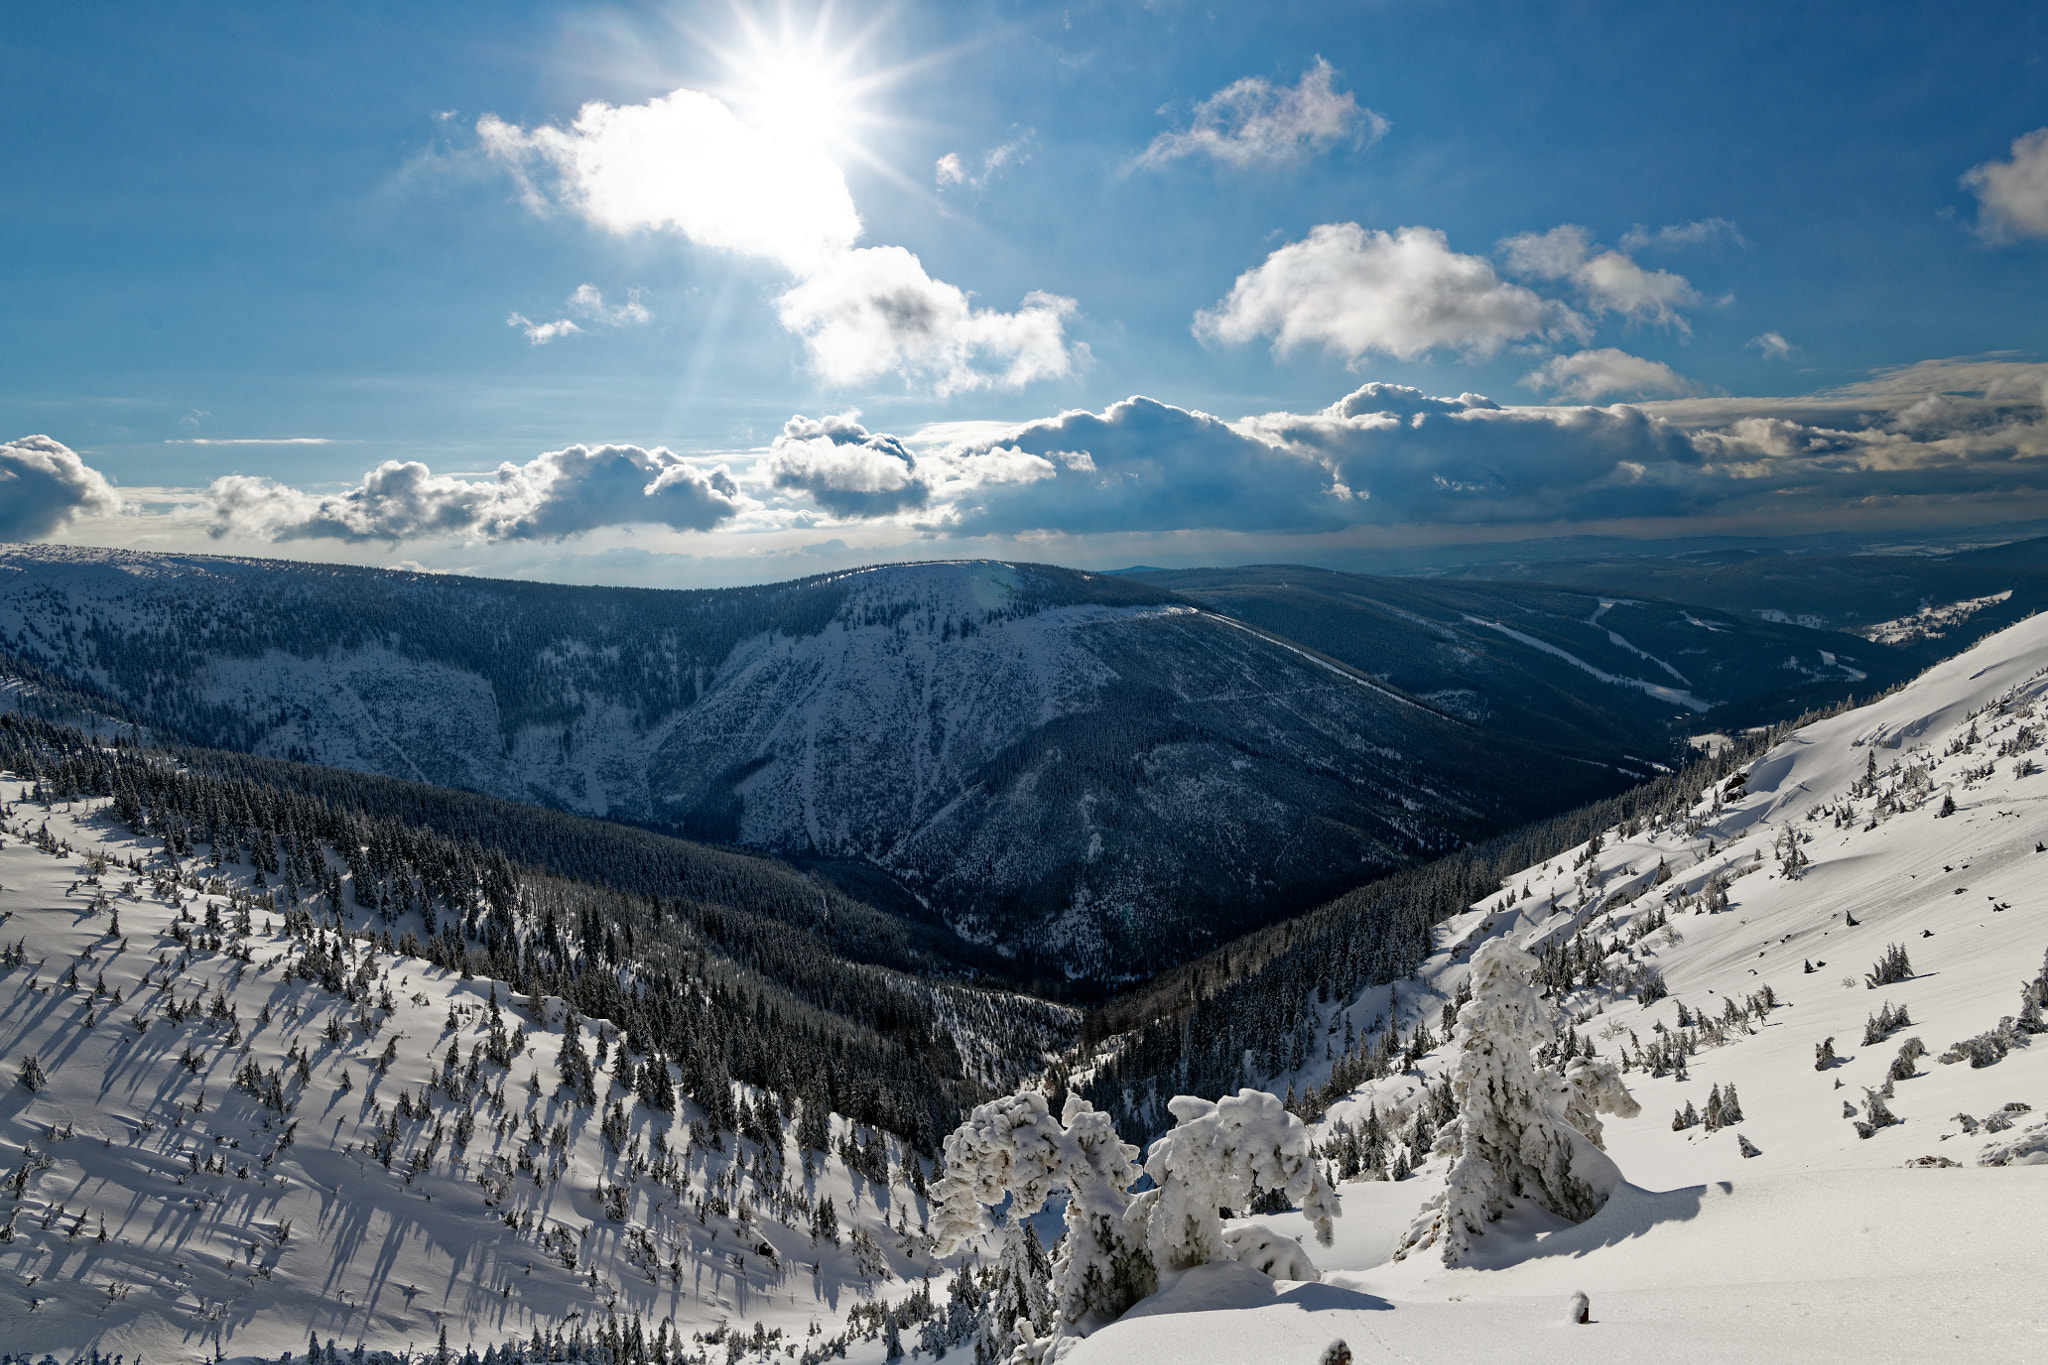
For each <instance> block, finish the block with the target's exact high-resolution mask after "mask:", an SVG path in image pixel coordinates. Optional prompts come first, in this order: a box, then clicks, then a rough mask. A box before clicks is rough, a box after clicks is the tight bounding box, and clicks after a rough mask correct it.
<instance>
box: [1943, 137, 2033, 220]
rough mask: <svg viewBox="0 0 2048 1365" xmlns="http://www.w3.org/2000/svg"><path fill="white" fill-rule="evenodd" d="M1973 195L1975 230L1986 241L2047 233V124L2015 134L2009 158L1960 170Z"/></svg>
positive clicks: (1964, 182)
mask: <svg viewBox="0 0 2048 1365" xmlns="http://www.w3.org/2000/svg"><path fill="white" fill-rule="evenodd" d="M1962 183H1963V186H1964V187H1965V188H1966V189H1968V190H1969V191H1970V192H1971V193H1972V194H1974V195H1976V196H1977V204H1978V209H1977V231H1978V233H1979V234H1980V235H1982V236H1983V237H1985V238H1986V239H1987V240H1989V241H1994V242H2009V241H2012V240H2014V239H2016V238H2020V237H2048V128H2036V129H2035V130H2034V131H2033V132H2031V133H2027V134H2024V135H2022V136H2020V137H2016V138H2014V139H2013V142H2012V159H2011V160H2010V161H1987V162H1985V163H1984V164H1983V165H1981V166H1972V167H1971V168H1970V169H1969V170H1967V171H1965V172H1963V180H1962Z"/></svg>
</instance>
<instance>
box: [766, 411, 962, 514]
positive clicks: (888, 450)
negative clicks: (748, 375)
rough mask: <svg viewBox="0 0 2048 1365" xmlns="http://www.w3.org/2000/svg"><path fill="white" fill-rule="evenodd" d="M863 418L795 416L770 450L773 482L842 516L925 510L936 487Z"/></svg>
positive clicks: (898, 443) (898, 446) (911, 459)
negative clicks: (932, 488)
mask: <svg viewBox="0 0 2048 1365" xmlns="http://www.w3.org/2000/svg"><path fill="white" fill-rule="evenodd" d="M859 417H860V413H859V412H857V411H855V412H846V413H841V414H839V415H837V416H828V417H823V418H817V419H813V418H809V417H792V418H790V419H789V420H788V421H787V422H785V423H783V426H782V433H781V434H780V435H779V436H777V437H776V438H775V442H774V444H773V445H771V446H770V447H769V448H768V477H769V482H771V483H772V484H773V485H774V486H775V487H777V488H786V489H795V490H799V491H801V492H804V493H808V494H810V496H811V499H812V500H813V501H814V502H816V503H817V504H818V505H819V506H820V507H823V508H824V509H825V510H826V511H828V512H831V513H832V514H833V515H835V516H840V517H873V516H885V515H887V514H889V513H891V512H900V511H902V510H903V509H905V508H908V507H921V506H923V505H924V504H925V502H926V501H927V500H928V499H929V498H930V497H931V488H930V485H928V484H927V483H926V482H925V481H924V480H923V479H921V478H920V477H919V476H918V469H917V460H916V459H915V458H914V457H913V456H912V455H911V453H910V452H909V451H908V450H907V449H905V448H904V445H903V443H902V442H901V441H899V440H897V439H896V438H895V437H894V436H883V435H871V434H869V432H868V430H867V428H866V427H863V426H861V425H860V422H859V420H858V419H859Z"/></svg>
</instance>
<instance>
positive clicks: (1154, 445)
mask: <svg viewBox="0 0 2048 1365" xmlns="http://www.w3.org/2000/svg"><path fill="white" fill-rule="evenodd" d="M935 463H938V464H939V465H940V466H941V467H942V468H943V470H944V473H945V476H946V481H945V482H943V483H941V484H940V485H939V487H938V488H937V489H936V490H935V491H936V493H937V495H938V497H939V498H941V499H943V500H944V505H943V507H942V508H941V509H939V515H937V516H936V517H935V518H934V519H933V525H934V526H935V527H937V528H938V529H941V530H943V531H945V532H947V533H950V534H957V535H988V534H1017V533H1022V532H1031V531H1060V532H1068V533H1082V534H1086V533H1093V532H1112V531H1165V530H1191V529H1192V530H1203V529H1227V530H1282V529H1284V530H1295V529H1307V528H1325V529H1327V528H1331V527H1335V526H1339V525H1342V524H1343V523H1344V522H1345V521H1346V520H1347V519H1348V518H1347V517H1346V515H1345V513H1344V512H1343V510H1342V508H1341V505H1340V504H1341V503H1342V502H1343V501H1345V500H1346V499H1347V498H1348V497H1349V494H1348V492H1346V491H1344V490H1341V489H1339V488H1337V487H1336V484H1335V480H1334V479H1333V478H1332V476H1331V474H1330V471H1329V470H1328V469H1326V468H1324V467H1323V466H1322V465H1320V464H1318V463H1317V462H1316V461H1315V460H1313V459H1308V458H1304V457H1302V456H1301V455H1299V454H1296V453H1294V452H1290V451H1287V450H1283V449H1279V448H1276V447H1275V446H1274V445H1272V444H1271V443H1269V442H1266V441H1262V440H1259V439H1256V438H1251V437H1247V436H1245V435H1243V434H1241V433H1239V432H1237V431H1235V430H1233V429H1232V428H1231V426H1230V424H1229V423H1227V422H1224V421H1222V420H1221V419H1220V418H1216V417H1211V416H1209V415H1208V414H1206V413H1200V412H1191V411H1189V410H1187V409H1185V408H1177V407H1173V406H1171V405H1169V404H1166V403H1159V402H1155V401H1154V400H1152V399H1150V398H1129V399H1126V400H1124V401H1123V402H1121V403H1114V404H1111V405H1110V407H1109V408H1108V409H1106V410H1105V411H1103V412H1100V413H1093V412H1065V413H1061V414H1060V415H1059V416H1057V417H1052V418H1048V419H1046V420H1044V421H1039V422H1030V423H1026V424H1025V425H1024V426H1022V427H1019V428H1018V429H1016V430H1015V431H1013V432H1010V433H1008V434H1007V435H1006V436H1005V437H1003V438H1000V439H995V440H986V441H981V442H976V443H973V444H970V445H967V446H963V447H960V448H956V449H954V450H951V451H948V452H946V453H945V454H944V456H942V457H941V458H940V459H939V460H938V461H935Z"/></svg>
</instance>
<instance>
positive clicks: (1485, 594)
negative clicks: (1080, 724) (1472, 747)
mask: <svg viewBox="0 0 2048 1365" xmlns="http://www.w3.org/2000/svg"><path fill="white" fill-rule="evenodd" d="M1532 572H1534V570H1533V569H1532ZM1123 576H1124V577H1127V578H1134V579H1138V580H1141V581H1143V582H1147V583H1151V584H1154V585H1155V586H1158V587H1162V588H1171V589H1172V590H1174V591H1176V592H1178V593H1180V594H1182V595H1183V596H1185V597H1189V598H1192V599H1194V600H1195V601H1198V602H1201V603H1202V604H1203V605H1205V606H1209V607H1212V608H1214V609H1215V610H1217V611H1219V612H1224V613H1227V614H1228V615H1230V616H1233V617H1236V618H1238V619H1240V620H1243V621H1247V622H1250V623H1251V624H1254V625H1257V626H1259V627H1261V628H1264V629H1267V630H1271V631H1274V632H1276V633H1278V634H1281V635H1285V636H1287V637H1289V638H1290V639H1293V640H1296V641H1299V642H1300V643H1302V644H1305V645H1308V646H1310V647H1311V648H1314V649H1316V650H1319V651H1320V652H1322V653H1324V654H1327V655H1329V656H1330V657H1332V658H1335V659H1341V660H1343V661H1344V662H1345V663H1348V664H1351V665H1352V666H1354V667H1356V668H1359V669H1363V670H1365V671H1366V672H1369V673H1371V674H1373V675H1374V676H1375V677H1379V678H1382V679H1384V680H1386V681H1387V682H1389V683H1391V684H1393V685H1394V686H1396V687H1400V688H1402V689H1403V690H1405V691H1407V692H1410V693H1412V694H1414V695H1416V696H1420V697H1424V698H1427V699H1428V700H1429V701H1431V702H1432V703H1433V704H1435V705H1439V706H1442V707H1445V708H1446V709H1449V710H1452V711H1456V712H1458V713H1459V714H1462V715H1467V716H1470V717H1471V718H1472V719H1474V720H1476V721H1479V722H1480V723H1482V724H1486V725H1489V726H1494V727H1497V728H1499V729H1501V730H1504V731H1507V732H1509V733H1511V734H1517V735H1527V736H1529V737H1532V738H1535V739H1539V740H1542V741H1545V742H1548V743H1553V744H1565V745H1574V746H1578V747H1581V748H1584V749H1591V750H1596V751H1606V752H1608V753H1612V754H1615V755H1617V756H1620V760H1621V761H1623V762H1627V761H1630V759H1631V758H1633V759H1634V760H1635V761H1636V762H1638V763H1640V762H1641V760H1642V758H1643V757H1644V756H1648V757H1650V758H1662V757H1664V756H1665V754H1666V751H1667V748H1668V745H1669V743H1670V736H1671V733H1672V729H1673V721H1674V720H1675V719H1677V720H1681V721H1683V722H1684V723H1685V724H1687V725H1689V726H1693V727H1697V728H1714V727H1717V726H1727V727H1736V728H1741V727H1747V726H1750V725H1754V724H1762V723H1769V722H1773V721H1778V720H1783V719H1786V718H1788V717H1790V716H1793V715H1797V714H1799V712H1801V711H1802V710H1809V709H1811V708H1813V707H1815V706H1818V705H1822V704H1826V703H1829V702H1834V701H1838V700H1841V699H1842V698H1844V697H1847V696H1850V695H1860V696H1869V695H1870V694H1871V693H1873V692H1878V691H1882V690H1883V689H1884V688H1886V687H1889V686H1890V685H1891V684H1893V683H1895V682H1898V681H1900V680H1901V679H1904V678H1908V677H1911V676H1912V675H1913V674H1914V673H1915V672H1917V671H1918V670H1919V669H1920V668H1921V667H1922V666H1923V665H1924V662H1925V660H1924V659H1923V658H1922V657H1920V656H1919V655H1916V654H1913V653H1910V652H1908V651H1904V650H1900V649H1896V648H1893V647H1892V646H1891V645H1888V644H1883V643H1878V642H1873V641H1869V640H1862V639H1856V638H1850V637H1845V636H1843V635H1841V634H1839V633H1837V632H1835V631H1831V630H1819V629H1810V628H1808V627H1805V626H1801V625H1798V624H1792V623H1788V622H1783V621H1770V620H1764V619H1762V618H1760V617H1758V616H1756V615H1755V614H1751V613H1731V612H1728V611H1723V610H1720V609H1719V603H1718V602H1714V601H1712V600H1711V599H1710V600H1709V602H1708V605H1707V606H1704V607H1702V606H1688V605H1684V604H1686V603H1690V602H1694V601H1696V600H1697V599H1694V598H1690V597H1686V596H1685V595H1684V594H1683V593H1680V592H1677V591H1673V590H1671V588H1670V587H1669V586H1667V585H1666V584H1664V583H1663V581H1662V580H1661V579H1658V578H1657V577H1655V576H1654V575H1644V576H1643V577H1642V578H1640V579H1638V578H1637V577H1634V576H1631V575H1629V574H1616V575H1614V576H1613V577H1612V578H1611V579H1610V580H1603V582H1604V583H1605V584H1606V586H1605V587H1604V589H1603V590H1599V591H1587V590H1584V589H1575V588H1558V587H1548V586H1541V585H1537V584H1529V583H1521V582H1484V581H1480V582H1466V581H1462V580H1436V579H1425V578H1372V577H1365V576H1363V575H1359V574H1348V573H1338V572H1335V571H1332V570H1327V569H1311V568H1305V567H1302V566H1300V565H1261V566H1253V567H1250V568H1240V569H1179V570H1163V569H1162V570H1152V569H1147V570H1133V571H1131V572H1129V573H1127V574H1125V575H1123ZM1653 592H1654V593H1655V596H1652V595H1651V594H1652V593H1653ZM1668 599H1676V600H1668Z"/></svg>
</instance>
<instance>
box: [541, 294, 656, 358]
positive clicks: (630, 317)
mask: <svg viewBox="0 0 2048 1365" xmlns="http://www.w3.org/2000/svg"><path fill="white" fill-rule="evenodd" d="M568 307H569V309H570V311H571V312H574V313H576V314H578V315H579V316H581V317H582V318H583V320H584V321H585V322H588V323H591V324H592V325H594V326H598V327H640V326H644V325H645V324H646V323H648V322H649V321H650V320H652V318H653V314H651V313H649V312H648V311H647V309H646V307H645V306H644V305H643V304H642V303H641V302H640V291H639V290H638V289H629V290H627V291H626V301H625V302H624V303H622V304H620V305H619V306H618V307H616V308H613V307H611V306H609V305H607V304H606V303H605V301H604V295H603V294H602V293H600V292H599V291H598V288H597V286H596V285H594V284H579V285H577V286H576V292H575V293H573V294H571V295H570V296H569V303H568ZM505 325H506V326H508V327H522V328H524V329H525V330H526V339H527V340H528V341H530V342H532V343H533V344H534V345H536V346H545V345H547V344H548V343H549V342H550V341H553V340H555V339H556V338H558V337H566V336H582V335H583V334H584V332H583V329H582V328H581V327H579V326H577V325H576V324H575V323H574V322H573V321H571V320H570V319H568V318H556V319H555V320H554V321H553V322H535V321H534V320H533V319H532V318H529V317H527V316H526V315H525V314H524V313H514V314H513V315H512V316H511V317H509V318H507V319H505Z"/></svg>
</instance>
